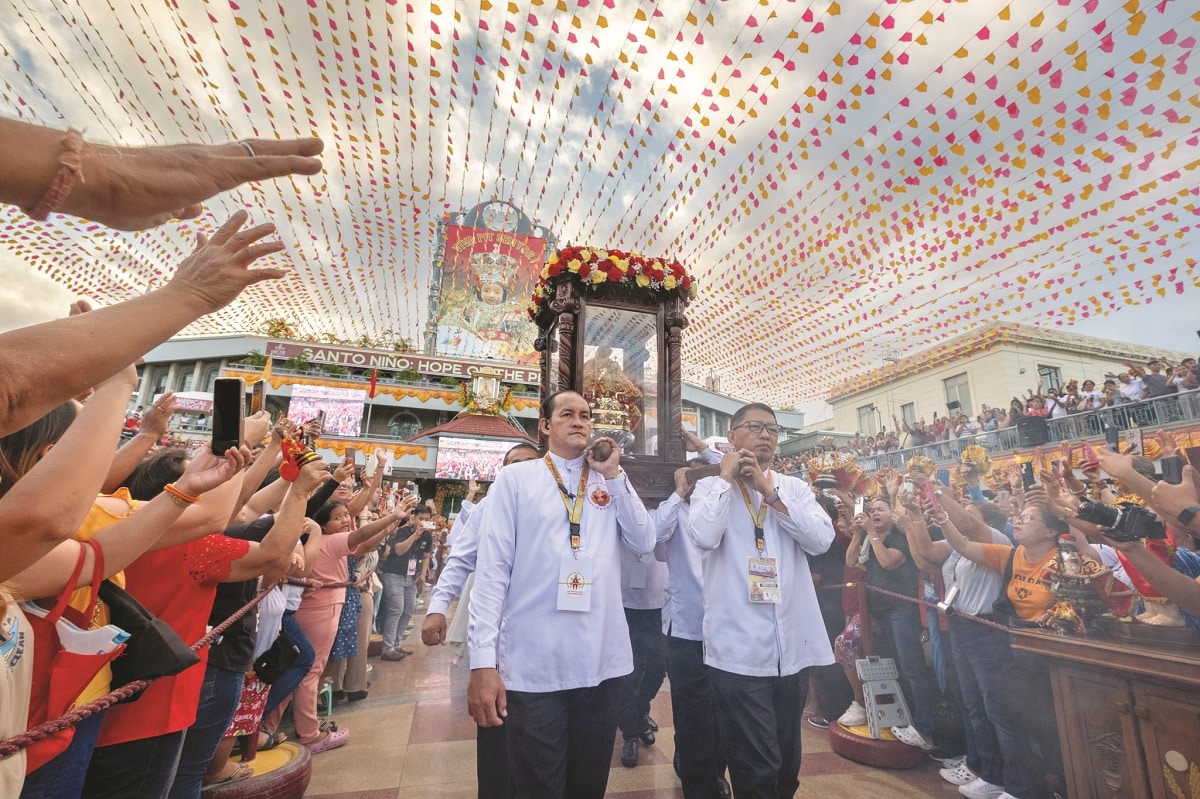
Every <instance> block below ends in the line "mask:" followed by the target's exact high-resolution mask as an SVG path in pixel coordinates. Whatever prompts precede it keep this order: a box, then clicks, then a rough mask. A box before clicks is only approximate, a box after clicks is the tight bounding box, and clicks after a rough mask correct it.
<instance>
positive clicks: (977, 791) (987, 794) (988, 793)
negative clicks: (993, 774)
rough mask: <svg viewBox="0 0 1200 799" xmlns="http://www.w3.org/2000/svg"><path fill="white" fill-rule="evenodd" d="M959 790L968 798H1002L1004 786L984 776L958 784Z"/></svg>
mask: <svg viewBox="0 0 1200 799" xmlns="http://www.w3.org/2000/svg"><path fill="white" fill-rule="evenodd" d="M958 792H959V793H961V794H962V795H963V796H965V797H967V799H1000V797H1001V796H1003V795H1004V786H1003V785H992V784H991V783H990V782H988V781H987V780H985V779H984V778H983V777H976V778H975V781H974V782H968V783H967V784H966V785H960V786H958Z"/></svg>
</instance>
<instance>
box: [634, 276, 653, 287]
mask: <svg viewBox="0 0 1200 799" xmlns="http://www.w3.org/2000/svg"><path fill="white" fill-rule="evenodd" d="M637 284H638V285H639V286H641V287H642V288H646V287H647V286H649V285H650V278H648V277H647V276H646V275H638V276H637Z"/></svg>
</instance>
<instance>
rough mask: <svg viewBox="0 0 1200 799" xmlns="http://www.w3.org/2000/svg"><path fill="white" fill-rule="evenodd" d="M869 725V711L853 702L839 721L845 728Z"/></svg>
mask: <svg viewBox="0 0 1200 799" xmlns="http://www.w3.org/2000/svg"><path fill="white" fill-rule="evenodd" d="M866 723H867V709H866V708H865V707H863V706H862V705H860V704H859V703H858V702H851V703H850V707H848V708H846V712H845V713H843V714H842V715H841V718H839V719H838V724H841V725H842V726H843V727H861V726H862V725H864V724H866Z"/></svg>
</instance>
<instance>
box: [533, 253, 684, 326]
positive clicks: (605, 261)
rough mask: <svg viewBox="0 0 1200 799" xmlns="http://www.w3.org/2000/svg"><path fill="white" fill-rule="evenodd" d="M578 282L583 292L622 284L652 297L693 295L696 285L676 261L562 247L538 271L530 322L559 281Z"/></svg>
mask: <svg viewBox="0 0 1200 799" xmlns="http://www.w3.org/2000/svg"><path fill="white" fill-rule="evenodd" d="M571 278H575V279H578V280H579V282H580V283H581V284H582V286H583V287H584V288H588V287H595V286H599V285H601V284H604V283H624V284H626V285H629V286H631V287H636V288H638V289H644V290H646V291H649V292H654V293H670V292H680V293H682V294H684V295H685V296H689V295H691V294H694V293H695V291H696V283H695V281H694V280H692V278H691V276H690V275H688V273H687V271H686V270H685V269H684V268H683V264H681V263H679V262H678V261H668V260H666V259H664V258H648V257H646V256H644V255H638V254H636V253H630V252H625V251H624V250H602V249H599V248H597V247H563V248H562V249H561V250H558V251H557V252H555V253H554V254H553V255H551V256H550V259H549V260H548V261H546V265H545V266H544V267H543V268H542V274H541V277H540V278H539V279H538V282H537V285H536V286H534V288H533V296H532V297H530V301H529V308H528V309H527V312H528V313H529V318H530V319H537V317H538V314H539V313H541V311H542V307H543V305H544V304H545V302H546V299H547V298H548V297H549V296H550V294H551V293H552V291H553V287H554V285H555V284H556V283H558V282H559V281H560V280H565V279H571Z"/></svg>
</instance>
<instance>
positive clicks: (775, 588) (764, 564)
mask: <svg viewBox="0 0 1200 799" xmlns="http://www.w3.org/2000/svg"><path fill="white" fill-rule="evenodd" d="M746 560H747V561H748V562H749V567H748V570H749V573H750V601H751V602H755V603H759V604H765V605H778V604H779V602H780V601H781V600H782V598H783V597H782V595H781V593H780V590H779V562H778V561H777V560H776V559H775V558H746Z"/></svg>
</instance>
